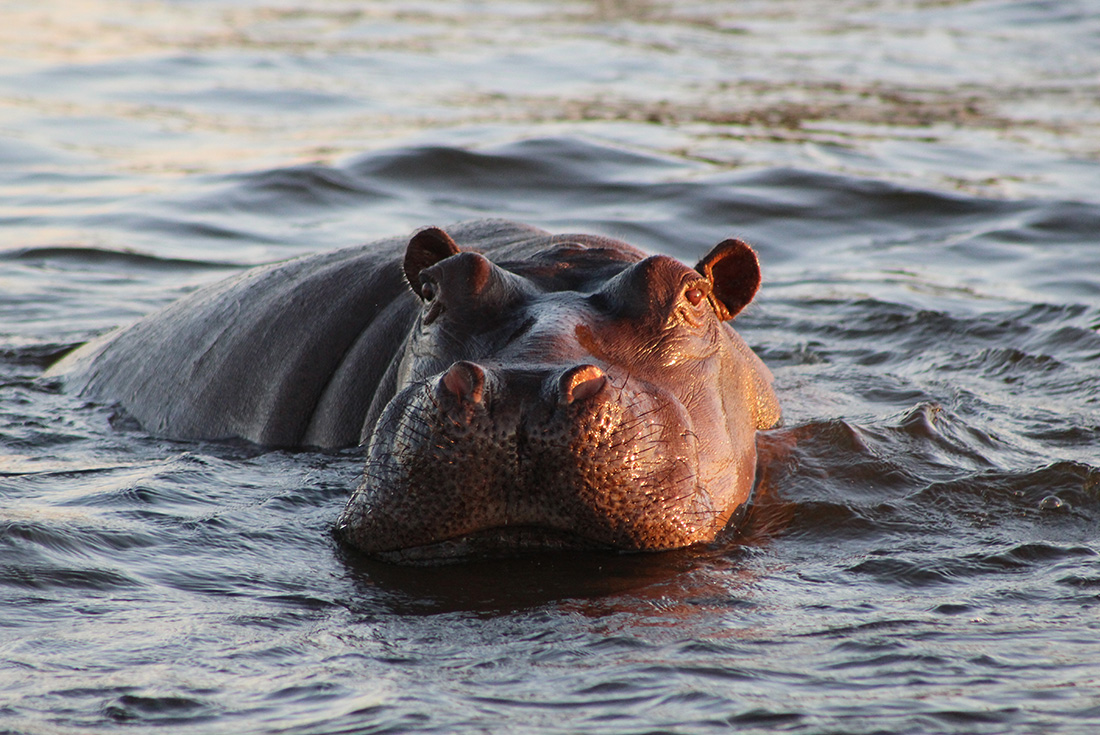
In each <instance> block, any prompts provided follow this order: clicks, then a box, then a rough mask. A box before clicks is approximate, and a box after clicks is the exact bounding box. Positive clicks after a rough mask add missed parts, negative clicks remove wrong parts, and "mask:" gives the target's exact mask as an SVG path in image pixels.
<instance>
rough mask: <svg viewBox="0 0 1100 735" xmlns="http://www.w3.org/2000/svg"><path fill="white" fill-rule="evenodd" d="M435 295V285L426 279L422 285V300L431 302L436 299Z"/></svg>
mask: <svg viewBox="0 0 1100 735" xmlns="http://www.w3.org/2000/svg"><path fill="white" fill-rule="evenodd" d="M435 294H436V290H435V283H434V282H432V281H429V280H428V279H424V281H423V282H422V283H421V284H420V298H422V299H424V300H425V301H431V300H433V299H434V298H435Z"/></svg>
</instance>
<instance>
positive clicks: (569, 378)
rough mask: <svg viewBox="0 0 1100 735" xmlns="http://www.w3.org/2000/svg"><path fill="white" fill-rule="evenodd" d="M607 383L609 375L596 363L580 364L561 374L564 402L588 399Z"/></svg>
mask: <svg viewBox="0 0 1100 735" xmlns="http://www.w3.org/2000/svg"><path fill="white" fill-rule="evenodd" d="M605 385H607V375H606V374H605V373H604V371H603V370H601V369H600V368H598V367H596V366H595V365H580V366H578V367H575V368H572V369H570V370H568V371H567V372H566V373H565V374H564V375H562V376H561V381H560V383H559V389H560V392H561V393H560V394H561V400H562V402H563V403H574V402H576V401H587V400H589V399H590V398H593V397H594V396H595V395H596V394H597V393H599V392H600V391H601V390H603V387H604V386H605Z"/></svg>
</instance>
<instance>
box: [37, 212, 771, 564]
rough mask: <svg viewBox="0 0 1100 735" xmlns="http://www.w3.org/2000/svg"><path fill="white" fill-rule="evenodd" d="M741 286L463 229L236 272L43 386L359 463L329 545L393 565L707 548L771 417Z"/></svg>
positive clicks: (746, 253)
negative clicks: (749, 339) (747, 337)
mask: <svg viewBox="0 0 1100 735" xmlns="http://www.w3.org/2000/svg"><path fill="white" fill-rule="evenodd" d="M759 284H760V269H759V265H758V263H757V259H756V256H755V254H754V253H753V251H752V250H751V249H750V248H749V246H748V245H746V244H745V243H743V242H741V241H739V240H726V241H724V242H722V243H719V244H718V245H716V246H715V247H714V248H713V249H712V250H711V251H710V252H709V253H708V254H707V255H706V256H704V257H703V258H702V259H701V260H700V261H699V263H698V264H696V266H695V267H694V268H691V267H688V266H687V265H684V264H683V263H681V262H679V261H677V260H675V259H673V258H670V257H667V256H664V255H655V256H649V257H647V256H646V254H645V253H643V252H641V251H639V250H638V249H636V248H634V247H632V246H630V245H627V244H626V243H623V242H620V241H617V240H612V239H608V238H604V237H598V236H592V235H551V234H549V233H546V232H544V231H542V230H539V229H536V228H533V227H529V226H526V225H522V224H517V223H512V222H505V221H496V220H493V221H479V222H472V223H463V224H459V225H454V226H452V227H449V228H447V229H446V230H443V229H439V228H427V229H424V230H421V231H419V232H417V233H415V234H414V235H413V236H412V237H411V238H407V237H406V238H394V239H388V240H383V241H381V242H377V243H371V244H369V245H363V246H358V247H354V248H348V249H344V250H338V251H335V252H331V253H324V254H319V255H311V256H307V257H303V258H299V259H296V260H291V261H287V262H283V263H276V264H273V265H270V266H263V267H258V268H254V269H251V270H248V271H246V272H244V273H242V274H240V275H238V276H236V277H233V278H230V279H229V280H227V281H224V282H221V283H218V284H215V285H213V286H210V287H207V288H204V289H202V290H199V291H196V292H195V293H193V294H191V295H189V296H187V297H185V298H183V299H181V300H179V301H177V302H175V303H173V304H171V305H169V306H168V307H166V308H164V309H163V310H161V311H159V312H157V313H155V314H152V315H151V316H149V317H146V318H145V319H143V320H141V321H139V322H137V323H136V324H134V325H132V326H129V327H125V328H123V329H120V330H118V331H116V332H113V333H110V334H108V335H105V336H104V337H101V338H99V339H97V340H95V341H93V342H90V343H89V344H87V345H85V346H83V347H81V348H80V349H78V350H77V351H76V352H74V353H72V354H71V355H69V356H68V357H66V358H65V359H64V360H63V361H62V362H61V363H59V364H58V365H57V366H55V368H54V369H53V371H52V372H53V374H57V375H63V376H65V378H66V380H67V381H68V383H69V384H70V385H71V386H73V387H74V388H75V389H77V390H79V391H81V392H82V393H83V394H84V395H87V396H89V397H91V398H93V399H95V400H99V401H103V402H111V403H116V404H118V405H119V406H120V407H121V408H122V409H123V410H124V411H125V412H126V413H127V414H129V415H130V416H132V417H133V418H134V419H136V420H137V421H138V422H139V423H140V424H141V425H142V426H143V427H145V428H146V429H147V430H149V431H151V432H154V433H156V434H158V435H161V436H165V437H169V438H175V439H227V438H240V439H245V440H248V441H252V442H256V443H258V444H263V445H269V446H275V447H341V446H350V445H354V444H359V443H361V444H363V445H364V446H365V447H366V452H367V463H366V468H365V471H364V475H363V481H362V483H361V484H360V486H359V487H358V488H357V489H356V490H355V492H354V493H353V495H352V497H351V499H350V500H349V502H348V504H347V507H346V508H345V510H344V512H343V514H342V515H341V517H340V519H339V521H338V524H337V532H338V535H339V536H340V537H341V538H343V539H344V540H345V541H346V542H348V543H349V544H351V545H353V546H355V547H358V548H359V549H362V550H363V551H366V552H368V553H371V554H373V555H376V556H379V557H382V558H387V559H392V560H397V561H402V560H409V561H412V560H420V559H435V558H443V557H451V556H460V555H465V554H477V553H490V552H492V553H495V552H500V551H510V550H513V549H520V548H528V547H538V548H545V547H550V548H616V549H632V550H657V549H669V548H676V547H680V546H686V545H690V544H694V543H699V542H706V541H710V540H712V539H713V538H714V536H715V534H717V533H718V532H719V531H720V530H721V529H722V528H723V527H724V526H725V524H726V523H727V521H728V520H729V518H730V516H731V514H732V513H733V512H734V511H735V510H736V509H737V508H739V507H740V506H741V505H742V504H744V503H745V502H746V501H747V499H748V498H749V495H750V493H751V489H752V485H753V481H754V476H755V469H756V445H755V441H756V432H757V430H760V429H766V428H770V427H772V426H774V425H775V424H776V423H777V422H778V420H779V407H778V402H777V400H776V397H775V394H774V393H773V391H772V388H771V376H770V373H769V372H768V370H767V368H766V367H765V366H764V365H763V363H761V362H760V360H759V359H758V358H757V357H756V355H754V354H753V353H752V351H751V350H750V349H749V348H748V347H747V345H746V344H745V342H744V341H743V340H742V339H741V338H740V337H739V336H738V335H737V333H736V332H734V330H733V329H732V328H731V327H730V326H729V325H728V323H727V322H728V321H729V320H730V319H732V318H733V317H734V316H735V315H736V314H737V313H738V312H739V311H741V309H743V308H744V307H745V306H746V305H747V304H748V303H749V302H750V301H751V299H752V298H753V296H754V295H755V293H756V291H757V289H758V288H759Z"/></svg>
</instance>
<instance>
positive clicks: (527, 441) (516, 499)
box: [340, 360, 715, 559]
mask: <svg viewBox="0 0 1100 735" xmlns="http://www.w3.org/2000/svg"><path fill="white" fill-rule="evenodd" d="M380 426H381V427H384V428H383V430H382V431H379V432H376V437H389V438H390V439H388V440H381V439H378V440H376V441H373V442H372V443H371V446H370V447H369V450H368V460H367V469H366V472H365V473H364V481H363V483H362V484H361V485H360V487H359V488H358V489H357V491H356V493H355V495H354V496H353V497H352V499H351V501H350V502H349V504H348V507H347V508H346V509H345V511H344V514H343V516H342V518H341V523H340V528H341V530H342V533H343V534H344V535H345V537H347V538H348V540H350V541H352V542H353V543H354V544H355V545H356V546H358V547H360V548H363V549H365V550H367V551H369V552H373V553H376V554H381V555H382V556H385V555H386V552H396V551H398V550H405V551H403V552H402V553H401V554H398V555H397V556H398V557H399V558H402V559H408V558H409V553H408V549H410V548H420V549H421V551H420V552H418V553H423V554H425V555H428V556H432V555H439V556H447V555H453V552H452V551H451V550H449V549H450V546H453V545H454V544H455V543H461V544H467V545H468V544H469V543H470V539H471V538H475V539H477V543H478V544H479V547H478V548H479V550H481V551H485V550H486V547H487V546H488V547H492V546H493V545H494V544H497V545H499V546H501V547H503V548H507V549H513V548H516V546H523V545H524V544H530V545H534V546H538V547H541V548H545V547H547V546H552V547H568V548H592V547H603V548H619V549H660V548H674V547H679V546H684V545H688V544H691V543H695V542H697V541H699V540H705V539H707V538H709V537H710V536H711V535H713V531H714V529H713V528H712V527H711V526H712V525H713V523H714V518H715V513H714V508H713V506H712V504H711V502H710V498H709V496H708V495H707V493H705V492H703V490H702V488H701V486H700V484H699V481H698V467H697V463H696V461H695V456H696V453H697V447H696V446H695V443H696V440H695V436H694V432H693V431H692V429H691V427H690V417H689V416H688V415H687V412H686V411H685V410H684V409H683V407H682V406H681V405H680V404H679V403H678V402H677V401H676V400H675V399H674V398H673V397H672V396H669V395H664V394H662V392H661V391H659V390H655V389H653V388H652V387H648V386H639V385H635V384H632V382H631V381H630V380H629V379H628V378H625V377H623V378H616V377H614V376H611V375H609V374H607V373H606V372H605V371H604V369H603V368H601V367H599V366H597V365H595V364H591V363H582V364H579V365H573V366H569V367H564V368H561V367H554V368H543V369H505V368H501V367H497V366H491V365H482V364H479V363H476V362H472V361H465V360H461V361H458V362H455V363H454V364H452V365H451V366H450V367H449V368H447V369H446V370H445V371H443V372H442V373H441V374H439V375H438V376H435V377H434V378H432V379H431V380H429V381H426V382H425V383H424V384H422V385H421V386H418V387H415V388H412V389H409V390H407V391H406V392H405V393H404V394H402V395H399V396H398V399H395V401H394V404H393V405H391V407H390V408H389V409H388V410H387V411H386V413H385V414H384V415H383V416H382V418H381V419H380Z"/></svg>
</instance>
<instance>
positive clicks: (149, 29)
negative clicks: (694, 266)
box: [0, 0, 1100, 734]
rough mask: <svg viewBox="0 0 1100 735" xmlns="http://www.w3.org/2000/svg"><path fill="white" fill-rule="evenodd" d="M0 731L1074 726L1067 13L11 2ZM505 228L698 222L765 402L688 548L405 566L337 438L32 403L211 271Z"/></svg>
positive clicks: (1084, 398)
mask: <svg viewBox="0 0 1100 735" xmlns="http://www.w3.org/2000/svg"><path fill="white" fill-rule="evenodd" d="M0 9H2V13H3V19H4V23H3V25H2V27H0V59H2V60H0V732H5V733H9V732H10V733H99V732H118V731H124V732H150V733H152V732H171V733H222V732H224V733H295V734H298V733H301V734H305V733H339V732H348V733H353V732H354V733H382V732H385V733H406V732H407V733H421V732H439V733H486V732H491V733H497V732H500V733H504V732H509V733H511V732H539V733H581V732H584V733H616V734H617V733H711V732H750V733H773V732H792V733H849V734H851V733H1092V732H1095V731H1096V729H1097V728H1098V727H1100V529H1098V526H1100V458H1098V450H1097V446H1098V444H1100V369H1098V357H1100V333H1098V330H1100V193H1098V192H1100V102H1098V100H1100V7H1098V6H1097V5H1096V4H1095V3H1093V2H1090V1H1088V0H1079V1H1076V2H1075V1H1074V0H1061V1H1054V0H1050V1H1046V2H1044V1H1041V0H1032V1H1030V2H1023V1H1020V2H1012V1H1009V0H973V1H971V2H964V1H953V0H939V1H935V2H933V1H921V0H881V1H876V0H830V1H829V2H825V1H824V0H806V1H802V2H800V1H795V0H768V1H765V0H759V1H751V0H746V1H745V2H738V3H725V2H708V1H707V0H699V1H698V2H690V3H680V2H673V0H664V1H661V0H653V1H646V0H633V1H632V0H593V1H592V2H580V1H578V2H550V1H549V0H546V1H541V0H530V1H522V0H516V1H514V2H500V3H482V2H455V1H450V0H437V1H435V2H431V1H425V2H409V3H397V2H383V1H382V0H361V1H359V2H348V1H346V0H302V1H301V2H296V3H295V2H289V0H288V1H287V2H281V1H280V0H161V1H159V2H158V1H155V0H37V1H36V2H30V1H29V0H3V1H2V2H0ZM484 216H503V217H509V218H513V219H519V220H522V221H526V222H530V223H532V224H536V225H539V226H543V227H546V228H548V229H551V230H554V231H559V232H567V231H585V232H596V233H601V234H608V235H613V236H619V237H622V238H624V239H627V240H628V241H631V242H633V243H635V244H637V245H639V246H641V247H644V248H646V249H648V250H651V251H654V252H667V253H670V254H673V255H676V256H678V257H681V258H683V259H685V260H687V261H688V262H694V258H696V257H698V256H699V255H700V254H702V253H703V252H705V251H706V250H707V249H709V247H710V246H712V245H713V244H714V243H716V242H717V241H719V240H721V239H723V238H725V237H728V236H731V235H736V236H739V237H743V238H745V239H746V240H749V241H750V242H752V243H754V245H755V246H756V247H757V249H758V251H759V253H760V257H761V261H762V265H763V271H764V279H765V283H764V287H763V290H762V292H761V294H760V296H759V298H758V300H757V301H756V303H755V304H754V305H753V306H752V307H750V309H749V310H747V311H746V312H745V313H744V314H743V315H742V316H741V317H739V318H738V320H737V328H738V329H739V331H740V332H741V333H742V335H743V336H745V337H746V339H747V340H748V341H749V343H750V344H751V345H752V346H753V347H754V348H755V349H756V350H757V352H758V353H759V354H760V355H761V357H762V358H763V359H764V360H765V362H767V363H768V364H769V366H770V367H771V368H772V369H773V371H774V373H775V375H776V381H777V386H778V392H779V395H780V399H781V401H782V403H783V407H784V412H785V421H784V425H783V427H782V428H781V429H779V430H777V431H775V432H771V433H770V434H769V435H767V436H765V437H763V438H762V440H761V443H762V446H763V449H764V453H763V456H762V459H761V468H760V472H761V476H762V480H761V487H760V490H759V498H758V502H757V504H756V505H755V507H754V509H753V510H752V512H751V513H750V515H749V516H748V518H747V520H746V522H745V525H744V526H743V528H741V529H740V531H739V532H737V533H732V532H731V534H730V535H729V538H726V539H724V540H723V541H722V543H718V544H715V545H712V546H710V547H707V548H700V549H690V550H685V551H680V552H675V553H668V554H660V555H643V556H601V555H547V556H535V557H531V558H526V559H517V560H505V561H494V562H482V563H474V562H471V563H468V564H459V565H452V566H445V567H438V568H402V567H396V566H389V565H385V564H380V563H373V562H369V561H366V560H364V559H361V558H359V557H357V556H356V555H354V554H353V553H349V552H347V551H346V550H344V549H343V548H341V547H340V546H339V545H338V544H337V543H336V542H335V541H334V539H333V538H332V536H331V535H330V529H331V526H332V523H333V521H334V520H335V518H336V516H337V515H338V513H339V511H340V509H341V507H342V505H343V503H344V501H345V499H346V497H347V495H348V493H349V492H350V489H351V488H352V487H353V486H354V484H355V482H356V477H357V474H358V472H359V470H360V465H361V457H360V454H361V453H360V451H359V450H356V449H349V450H346V451H342V452H335V453H317V452H299V453H293V452H282V451H274V452H268V451H264V450H263V449H261V448H258V447H252V446H240V445H230V446H227V445H219V444H209V443H175V442H168V441H164V440H160V439H157V438H154V437H150V436H149V435H147V434H146V433H144V432H143V431H142V430H141V429H140V428H139V427H135V426H133V425H132V424H131V423H130V422H128V421H126V420H125V418H124V417H118V416H114V415H113V414H112V412H111V410H110V408H109V407H104V406H94V405H89V404H87V403H86V402H84V401H83V400H82V399H80V398H79V397H76V396H73V395H70V394H68V393H66V392H65V391H64V390H63V388H62V386H60V385H58V384H57V383H55V382H51V381H49V380H44V379H43V378H42V373H43V371H44V369H45V367H46V366H47V365H48V364H49V363H50V362H51V361H52V360H53V359H54V358H55V357H56V356H57V355H58V354H60V353H62V352H63V351H65V350H66V349H68V348H70V347H72V346H73V345H75V344H78V343H80V342H82V341H84V340H86V339H88V338H89V337H91V336H93V335H96V334H99V333H101V332H103V331H106V330H108V329H110V328H112V327H114V326H117V325H119V324H123V323H126V322H128V321H130V320H132V319H134V318H136V317H138V316H140V315H141V314H144V313H147V312H149V311H151V310H152V309H154V308H156V307H158V306H160V305H163V304H165V303H168V302H169V301H171V300H172V299H174V298H176V297H178V296H179V295H181V294H183V293H185V292H187V291H189V290H191V289H193V288H195V287H196V286H198V285H200V284H203V283H208V282H211V281H213V280H215V279H218V278H221V277H224V276H226V275H228V274H231V273H233V272H237V271H238V270H239V269H240V268H242V267H245V266H247V265H251V264H256V263H262V262H267V261H271V260H277V259H280V258H285V257H290V256H294V255H297V254H301V253H306V252H312V251H317V250H323V249H328V248H333V247H339V246H345V245H351V244H354V243H357V242H362V241H364V240H367V239H370V238H373V237H379V236H388V235H393V234H399V233H404V232H409V231H411V230H413V229H415V228H417V227H420V226H423V225H426V224H446V223H449V222H453V221H457V220H462V219H468V218H474V217H484Z"/></svg>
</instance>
